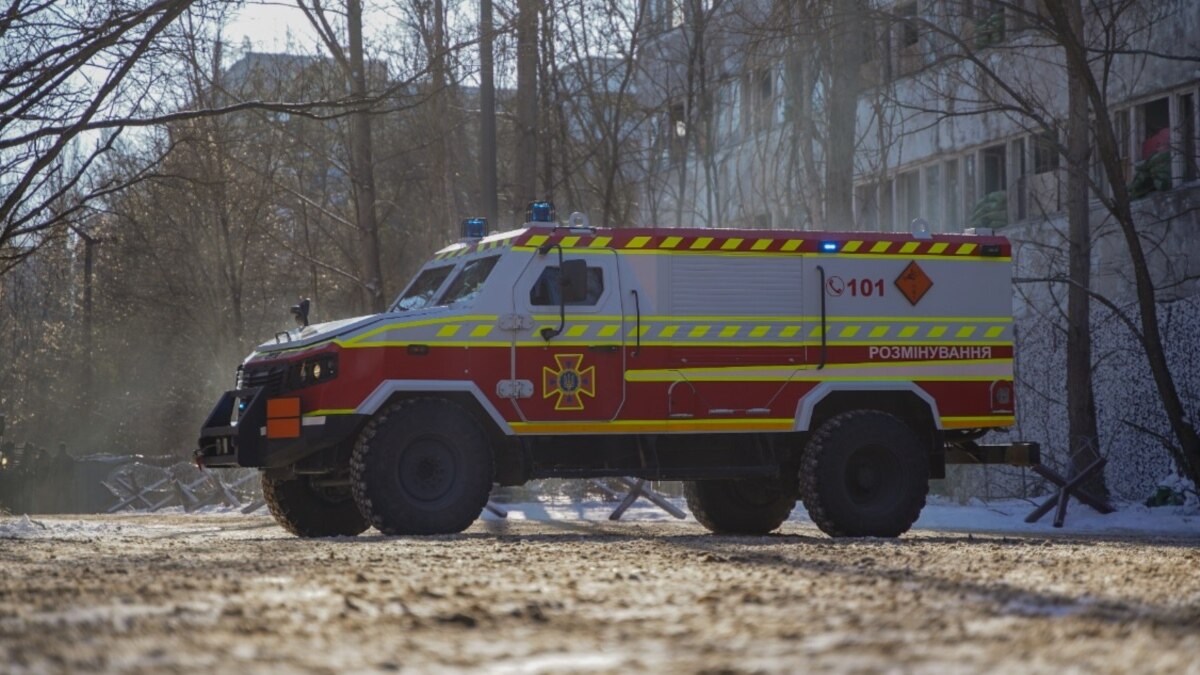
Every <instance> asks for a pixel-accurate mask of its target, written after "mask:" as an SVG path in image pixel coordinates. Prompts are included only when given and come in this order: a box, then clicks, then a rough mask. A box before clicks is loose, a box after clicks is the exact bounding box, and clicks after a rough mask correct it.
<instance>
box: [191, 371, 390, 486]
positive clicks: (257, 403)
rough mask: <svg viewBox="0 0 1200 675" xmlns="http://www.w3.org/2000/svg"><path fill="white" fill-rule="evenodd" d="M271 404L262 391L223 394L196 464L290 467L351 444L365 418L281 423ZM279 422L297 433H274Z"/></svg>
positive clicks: (206, 426)
mask: <svg viewBox="0 0 1200 675" xmlns="http://www.w3.org/2000/svg"><path fill="white" fill-rule="evenodd" d="M269 400H270V399H269V397H268V395H267V392H266V389H265V388H262V387H247V388H244V389H232V390H230V391H227V392H225V393H224V394H222V395H221V398H220V400H218V401H217V405H216V406H215V407H214V408H213V410H212V412H211V413H209V415H208V419H206V420H205V422H204V426H203V427H202V428H201V429H200V439H199V442H198V446H199V447H198V448H197V449H196V451H195V453H194V455H195V458H196V463H197V464H198V465H200V466H203V467H251V468H257V469H276V468H281V467H285V466H290V465H292V464H295V463H297V462H300V461H302V460H304V459H305V458H307V457H309V456H311V455H313V454H315V453H317V452H320V451H322V450H325V449H328V448H331V447H334V446H337V445H339V444H342V443H346V442H350V441H352V440H353V438H354V437H355V435H357V433H358V431H359V429H360V428H361V427H362V423H363V421H365V419H366V416H364V415H326V416H317V417H314V416H309V417H300V416H299V413H298V412H297V417H296V418H288V419H283V420H280V419H276V416H275V415H270V416H268V403H269ZM276 400H277V401H278V399H276ZM239 406H240V407H239ZM235 411H237V412H236V419H235ZM269 417H270V418H271V419H269ZM278 423H282V424H280V426H282V427H285V428H287V427H289V426H290V427H291V428H292V429H294V432H295V433H291V432H288V433H286V434H285V435H284V436H279V435H277V434H276V433H274V430H275V428H276V424H278ZM269 428H270V429H271V430H272V433H271V434H268V429H269Z"/></svg>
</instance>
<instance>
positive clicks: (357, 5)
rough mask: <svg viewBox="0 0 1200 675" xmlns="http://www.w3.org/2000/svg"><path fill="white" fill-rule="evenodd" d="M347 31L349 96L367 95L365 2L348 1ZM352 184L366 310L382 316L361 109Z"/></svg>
mask: <svg viewBox="0 0 1200 675" xmlns="http://www.w3.org/2000/svg"><path fill="white" fill-rule="evenodd" d="M346 30H347V33H348V37H349V42H350V44H349V57H350V73H349V74H348V75H349V78H348V79H349V81H350V82H349V84H350V95H351V97H352V98H355V99H360V100H361V99H363V98H365V97H366V95H367V72H366V67H365V64H364V59H363V41H362V2H361V0H347V1H346ZM350 174H351V175H350V180H351V182H352V183H353V184H354V207H355V208H354V211H355V213H354V215H355V221H356V224H357V226H358V240H359V255H360V256H361V260H360V265H361V267H360V270H359V275H360V280H361V282H362V287H363V294H364V296H363V297H364V298H365V301H366V306H367V307H368V308H370V310H371V311H373V312H382V311H383V310H384V309H385V308H386V307H385V302H384V297H383V268H382V265H381V264H380V255H379V223H378V221H376V218H375V162H374V159H373V158H372V157H371V116H370V114H369V113H368V112H367V111H366V110H364V109H363V107H362V105H361V104H360V105H359V107H358V108H357V109H356V110H355V111H354V113H353V114H351V115H350Z"/></svg>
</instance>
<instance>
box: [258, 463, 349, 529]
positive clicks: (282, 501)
mask: <svg viewBox="0 0 1200 675" xmlns="http://www.w3.org/2000/svg"><path fill="white" fill-rule="evenodd" d="M314 480H316V477H315V476H296V477H295V478H290V479H288V480H278V479H275V478H269V477H268V476H267V474H266V473H263V475H262V491H263V498H264V499H266V500H267V507H268V508H269V509H271V515H272V516H275V521H276V522H278V523H279V524H280V525H281V526H283V529H285V530H287V531H288V532H291V533H292V534H294V535H296V536H298V537H338V536H345V537H353V536H354V535H356V534H360V533H362V532H364V531H366V529H367V528H368V527H370V526H371V524H370V523H368V522H367V519H366V518H364V517H363V515H362V513H361V512H360V511H359V510H358V505H357V504H355V503H354V495H352V494H351V492H350V489H349V488H322V487H318V486H316V485H314V483H313V481H314Z"/></svg>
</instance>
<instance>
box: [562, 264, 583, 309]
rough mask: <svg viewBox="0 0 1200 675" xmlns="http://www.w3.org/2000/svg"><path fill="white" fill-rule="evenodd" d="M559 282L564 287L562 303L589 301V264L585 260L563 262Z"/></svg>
mask: <svg viewBox="0 0 1200 675" xmlns="http://www.w3.org/2000/svg"><path fill="white" fill-rule="evenodd" d="M558 281H559V284H560V285H561V286H562V301H563V303H564V304H570V303H574V302H583V301H584V300H587V286H588V283H587V282H588V273H587V262H585V261H583V260H565V261H563V263H562V266H561V268H560V272H559V277H558Z"/></svg>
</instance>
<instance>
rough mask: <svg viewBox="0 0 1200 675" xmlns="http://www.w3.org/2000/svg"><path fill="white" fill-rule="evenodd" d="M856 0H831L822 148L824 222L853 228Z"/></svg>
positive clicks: (858, 54) (858, 57) (858, 49)
mask: <svg viewBox="0 0 1200 675" xmlns="http://www.w3.org/2000/svg"><path fill="white" fill-rule="evenodd" d="M858 4H859V0H835V2H833V3H832V7H831V9H830V12H831V16H830V21H829V28H830V29H829V33H828V35H829V44H830V49H829V52H830V53H829V91H828V92H827V97H828V105H829V110H828V115H829V118H828V119H829V124H828V128H829V140H828V143H827V145H826V147H825V152H826V161H825V222H827V223H830V224H831V225H832V227H833V228H834V229H839V230H844V229H853V228H852V227H851V226H852V225H854V212H853V208H852V196H853V194H854V131H855V127H856V123H857V121H858V114H857V110H858V91H859V89H860V88H861V85H860V82H859V79H860V78H859V73H858V69H859V65H860V64H861V62H862V52H863V49H862V44H861V42H862V23H863V21H864V16H863V14H864V12H861V11H860V9H859V6H858Z"/></svg>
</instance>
